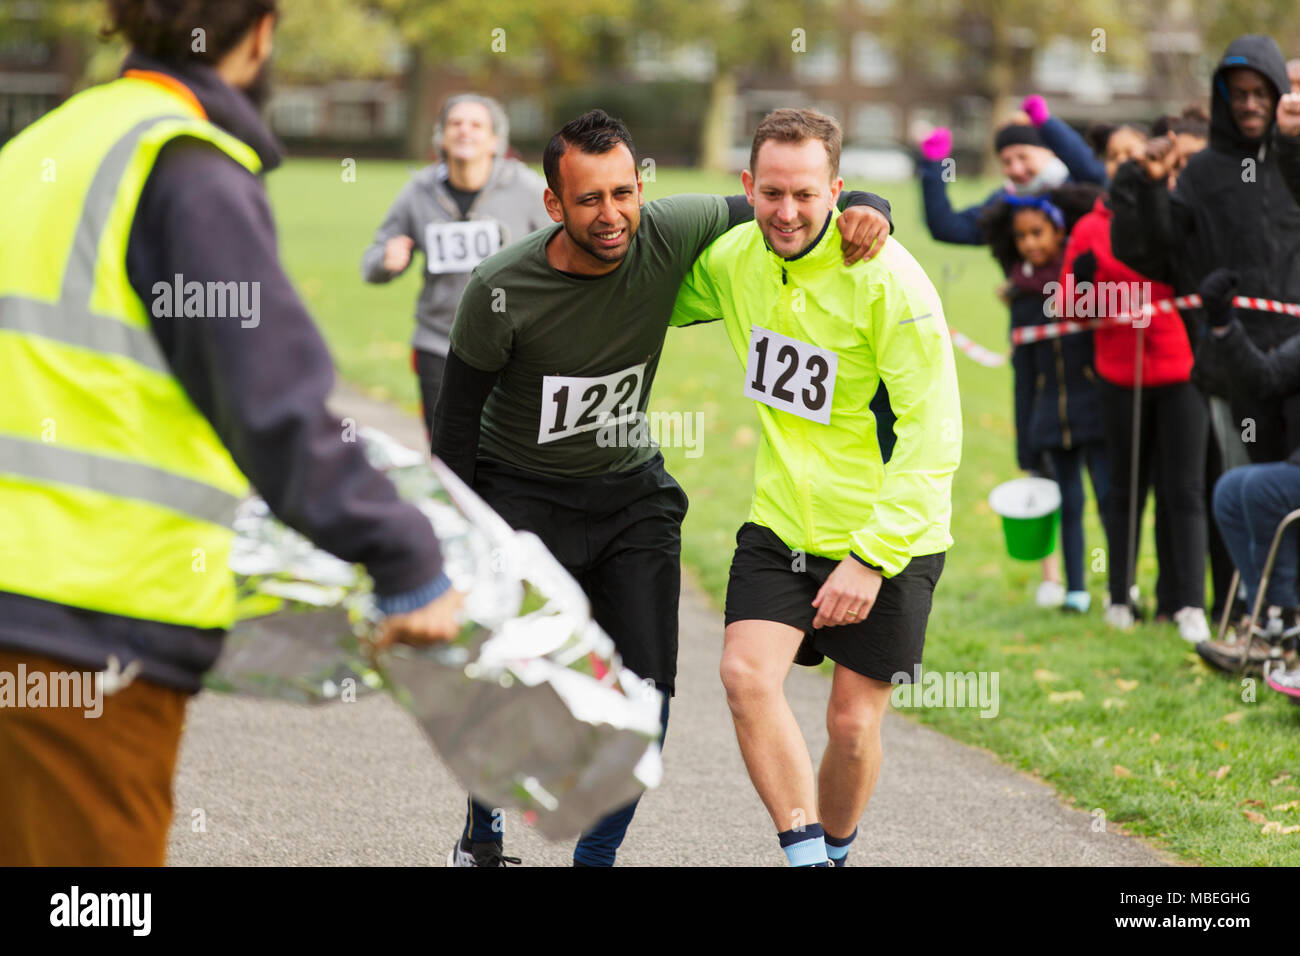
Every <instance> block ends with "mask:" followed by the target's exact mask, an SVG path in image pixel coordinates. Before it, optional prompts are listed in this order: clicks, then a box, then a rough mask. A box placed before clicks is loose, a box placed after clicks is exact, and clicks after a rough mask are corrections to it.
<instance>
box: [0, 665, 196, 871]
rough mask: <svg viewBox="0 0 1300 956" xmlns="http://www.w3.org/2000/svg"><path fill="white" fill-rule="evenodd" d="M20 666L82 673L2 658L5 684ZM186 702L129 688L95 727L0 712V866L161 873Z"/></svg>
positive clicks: (29, 710) (47, 713)
mask: <svg viewBox="0 0 1300 956" xmlns="http://www.w3.org/2000/svg"><path fill="white" fill-rule="evenodd" d="M20 663H21V664H23V665H25V667H26V673H27V675H29V678H30V675H32V674H34V673H37V672H42V673H44V674H46V675H49V674H50V673H51V672H54V673H68V672H70V671H85V670H86V668H80V667H76V666H74V665H71V664H66V663H63V662H62V661H56V660H53V659H51V658H48V657H41V656H39V655H36V654H30V653H27V652H25V651H9V650H4V649H0V673H6V672H7V673H8V674H9V675H13V676H12V677H11V678H9V679H10V680H12V681H15V682H16V681H17V679H18V665H19V664H20ZM47 686H52V685H48V684H47ZM19 691H20V692H22V689H21V688H20V689H19ZM188 700H189V694H187V693H185V692H184V691H180V690H173V689H171V688H168V687H162V686H160V685H158V684H153V683H150V682H148V681H144V680H139V679H137V680H135V681H133V682H132V683H131V684H129V685H127V686H126V687H125V688H123V689H122V690H120V691H118V692H117V693H116V694H113V695H111V696H106V697H103V698H102V701H101V705H102V708H103V711H102V713H101V714H100V715H99V716H98V717H95V718H92V717H87V716H86V712H85V711H86V709H85V708H83V707H53V706H44V707H22V708H20V707H15V706H0V865H4V866H162V865H163V864H164V863H165V861H166V856H167V830H168V827H169V826H170V825H171V818H172V773H173V771H174V770H175V768H176V754H177V751H178V749H179V747H180V739H181V728H182V727H183V725H184V723H185V705H186V703H187V702H188Z"/></svg>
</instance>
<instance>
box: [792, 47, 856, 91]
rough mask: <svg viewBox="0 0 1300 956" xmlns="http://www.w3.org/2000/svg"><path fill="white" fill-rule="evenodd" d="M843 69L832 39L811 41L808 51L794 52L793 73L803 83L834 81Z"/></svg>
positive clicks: (838, 52)
mask: <svg viewBox="0 0 1300 956" xmlns="http://www.w3.org/2000/svg"><path fill="white" fill-rule="evenodd" d="M843 70H844V65H843V63H842V62H841V58H840V51H839V50H838V49H836V44H835V42H834V41H833V40H822V41H819V42H816V43H813V44H812V45H810V46H809V48H808V52H806V53H796V54H794V75H795V76H796V77H798V78H799V79H800V80H802V81H803V82H805V83H834V82H835V81H836V80H838V79H839V78H840V76H841V74H842V72H843Z"/></svg>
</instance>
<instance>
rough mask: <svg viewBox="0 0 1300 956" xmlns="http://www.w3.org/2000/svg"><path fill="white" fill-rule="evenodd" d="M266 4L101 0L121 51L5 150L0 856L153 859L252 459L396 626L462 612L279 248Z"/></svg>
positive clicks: (277, 496)
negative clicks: (357, 424)
mask: <svg viewBox="0 0 1300 956" xmlns="http://www.w3.org/2000/svg"><path fill="white" fill-rule="evenodd" d="M266 6H267V3H266V0H235V2H229V0H220V2H218V0H206V2H200V3H198V4H196V5H193V6H192V7H187V8H186V10H185V11H182V12H180V13H161V12H158V10H157V9H156V8H154V7H151V6H149V5H147V4H144V3H143V0H141V4H140V5H133V4H130V3H123V4H121V5H119V6H116V7H114V9H113V12H112V16H113V17H115V18H117V20H118V21H119V22H118V23H115V24H114V25H115V26H116V27H118V28H119V29H121V30H122V32H124V33H125V34H126V36H127V39H128V40H130V41H131V43H132V46H133V52H132V54H131V56H130V57H129V59H128V60H127V63H126V67H125V69H124V74H123V76H122V77H121V78H119V79H117V80H115V81H113V82H110V83H107V84H104V85H102V86H97V87H93V88H91V89H89V90H87V91H85V92H83V93H80V94H78V95H77V96H75V97H73V98H72V99H71V100H69V101H68V102H67V103H65V104H64V105H62V106H60V107H59V108H58V109H56V110H54V111H53V112H52V113H50V114H49V115H47V116H45V117H44V118H43V119H41V120H39V121H38V122H36V123H35V124H33V125H32V126H30V127H28V128H27V129H26V130H24V131H23V132H22V133H20V134H19V135H18V136H17V137H15V138H14V139H13V140H12V141H11V142H10V143H8V144H7V145H6V146H5V148H4V149H3V150H2V151H0V219H2V220H3V221H4V222H5V223H6V224H7V226H6V228H5V230H4V231H3V232H2V233H0V378H2V379H3V380H4V381H5V383H6V398H5V401H4V402H3V403H0V510H3V513H4V515H5V531H4V535H3V538H2V539H0V767H3V768H4V770H3V772H0V864H59V865H114V864H159V863H162V862H163V859H164V852H165V847H166V836H167V828H168V823H169V821H170V817H171V776H172V772H173V769H174V764H175V759H176V752H177V747H178V744H179V738H180V730H181V726H182V723H183V719H184V713H185V705H186V702H187V700H188V698H189V696H190V695H191V694H193V693H194V692H196V691H197V690H198V689H199V687H200V679H201V677H202V675H203V673H204V672H205V671H206V670H207V669H208V668H209V667H210V666H211V665H212V663H213V661H214V660H215V659H216V657H217V655H218V653H219V651H220V649H221V641H222V636H223V634H224V630H225V629H226V628H227V627H229V626H230V625H231V624H232V622H233V620H234V618H235V591H234V582H233V578H232V575H231V573H230V570H229V567H228V564H227V556H228V552H229V548H230V543H231V538H232V531H231V527H230V524H231V519H232V517H233V514H234V509H235V506H236V504H237V502H238V501H239V500H240V498H241V497H242V496H244V495H245V494H246V493H247V492H248V490H249V480H250V479H251V481H252V482H253V483H254V484H255V485H256V487H257V490H258V491H259V492H260V493H261V494H262V496H263V497H264V498H265V499H266V501H267V502H268V504H269V505H270V507H271V509H272V510H273V511H274V512H275V513H276V514H277V515H278V516H279V517H281V518H282V519H283V520H284V521H285V522H286V523H287V524H289V525H291V526H292V527H294V528H296V529H298V530H299V531H301V532H303V533H304V534H305V535H307V536H308V537H309V538H310V539H312V540H313V541H314V542H316V543H317V544H319V545H320V546H322V547H324V548H327V549H329V550H331V551H333V552H335V553H336V554H338V555H339V556H340V557H342V558H344V559H345V560H348V561H355V562H361V563H363V564H365V565H366V566H367V568H368V570H369V571H370V573H371V574H372V576H373V577H374V579H375V590H376V594H377V595H379V599H378V600H379V604H380V608H381V610H383V611H384V612H386V613H387V614H388V615H389V617H388V621H387V624H386V627H385V631H384V635H383V637H384V639H385V640H389V639H401V640H411V641H423V640H435V639H441V638H445V637H447V636H450V635H451V634H452V633H453V631H454V629H455V609H456V606H457V604H458V600H459V595H457V594H456V593H455V592H453V591H450V590H449V585H448V581H447V578H446V575H445V574H443V572H442V558H441V552H440V549H439V547H438V542H437V540H436V538H435V537H434V535H433V533H432V530H431V529H430V527H429V524H428V522H427V521H426V520H424V519H423V518H422V517H421V516H420V513H419V512H418V510H417V509H415V508H414V507H413V506H410V505H408V504H405V503H403V502H402V501H401V500H400V499H399V498H398V497H397V494H396V491H395V489H394V488H393V487H392V485H391V484H390V483H389V482H388V481H387V479H385V478H384V477H383V476H382V475H381V474H379V473H378V472H376V471H374V470H373V469H371V468H370V467H369V466H368V465H367V464H366V461H365V456H364V453H363V451H362V450H361V448H360V446H359V445H358V444H356V443H355V442H345V441H343V440H342V435H343V434H344V431H343V428H342V425H341V423H340V422H339V420H338V419H337V418H334V417H333V416H332V415H331V414H330V413H329V412H328V410H327V409H326V407H325V399H326V397H327V395H328V394H329V392H330V389H331V387H332V384H333V368H332V366H331V363H330V358H329V353H328V351H327V350H326V348H325V345H324V343H323V341H322V340H321V338H320V335H319V333H318V332H317V331H316V329H315V327H314V325H313V324H312V321H311V318H310V316H309V315H308V314H307V312H306V311H305V309H304V308H303V306H302V304H301V303H300V302H299V301H298V299H297V297H296V295H295V294H294V292H293V289H292V287H291V285H290V284H289V281H288V279H287V277H286V276H285V275H284V273H283V271H282V270H281V268H280V265H279V262H278V257H277V253H276V248H275V236H274V232H273V227H272V220H271V215H270V209H269V207H268V205H267V202H266V196H265V190H264V187H263V185H262V182H261V179H260V178H259V174H260V173H262V172H264V171H266V170H267V169H269V168H272V167H274V166H275V165H277V164H278V162H279V151H278V148H277V146H276V144H275V141H274V139H273V138H272V137H271V135H270V133H269V132H268V131H267V130H266V128H265V127H264V126H263V124H262V123H261V121H260V119H259V118H258V115H257V110H256V107H255V105H254V103H253V101H252V98H251V96H250V94H249V93H248V92H247V90H249V89H256V88H257V84H256V83H255V81H256V79H257V78H258V77H259V76H260V75H262V74H261V66H262V64H263V63H264V62H265V60H266V58H267V57H268V56H269V54H270V49H271V35H272V30H273V28H274V16H273V15H272V14H267V13H265V12H259V10H262V9H263V8H265V7H266ZM241 14H242V15H243V17H244V20H243V21H242V23H241V21H240V20H239V17H240V15H241ZM155 20H156V21H157V22H155ZM189 20H193V21H194V23H190V22H188V21H189ZM198 23H205V24H209V25H213V24H217V25H220V24H224V25H225V27H226V29H225V31H224V32H222V31H215V30H214V33H213V36H214V43H213V45H212V47H211V48H210V49H211V53H210V54H209V55H210V56H211V57H212V60H211V62H201V61H199V60H194V59H191V60H187V59H186V54H185V53H179V52H178V51H179V50H184V51H188V50H189V36H190V33H191V30H192V29H195V28H197V25H198ZM137 33H138V34H139V35H138V36H137V35H136V34H137ZM223 36H224V37H225V40H224V42H225V46H224V48H218V46H219V44H218V42H217V41H219V40H220V39H221V37H223ZM177 290H180V291H179V292H178V291H177ZM218 302H219V303H220V307H219V308H214V303H218ZM290 369H291V370H292V374H286V373H287V372H288V371H289V370H290ZM245 476H247V477H245ZM99 672H106V674H105V675H104V676H99V677H97V676H96V675H97V674H98V673H99ZM36 687H42V688H44V689H45V692H44V693H42V694H40V695H39V696H34V695H33V688H36Z"/></svg>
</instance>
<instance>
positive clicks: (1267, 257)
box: [1111, 35, 1300, 461]
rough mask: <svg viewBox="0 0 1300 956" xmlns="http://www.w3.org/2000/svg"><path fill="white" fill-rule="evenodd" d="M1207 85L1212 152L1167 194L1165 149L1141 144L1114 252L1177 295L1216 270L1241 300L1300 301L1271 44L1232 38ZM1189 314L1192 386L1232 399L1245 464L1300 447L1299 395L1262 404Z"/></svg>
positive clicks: (1261, 324) (1129, 172)
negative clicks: (1228, 277)
mask: <svg viewBox="0 0 1300 956" xmlns="http://www.w3.org/2000/svg"><path fill="white" fill-rule="evenodd" d="M1211 87H1212V88H1211V97H1212V105H1211V110H1210V145H1209V148H1208V149H1204V150H1202V151H1201V152H1199V153H1197V154H1195V155H1194V156H1192V157H1191V158H1190V159H1189V160H1188V162H1187V166H1186V168H1185V169H1184V170H1183V171H1182V173H1181V175H1180V176H1179V177H1178V184H1177V186H1176V187H1175V188H1174V190H1173V191H1172V192H1170V191H1169V190H1167V189H1166V179H1167V176H1168V173H1169V169H1168V168H1167V167H1168V166H1169V165H1170V156H1169V154H1168V153H1166V154H1164V155H1162V154H1161V150H1162V149H1164V148H1165V146H1164V144H1163V143H1161V144H1159V145H1157V146H1156V147H1155V148H1154V149H1152V148H1151V147H1148V152H1147V156H1146V159H1145V161H1144V162H1138V161H1135V160H1130V161H1129V162H1127V163H1125V164H1124V165H1123V166H1121V167H1120V168H1119V170H1118V171H1117V172H1116V174H1115V180H1114V183H1113V184H1112V189H1111V204H1112V207H1113V208H1114V212H1115V217H1114V220H1113V222H1112V226H1111V243H1112V246H1113V249H1114V252H1115V255H1116V256H1117V257H1118V258H1119V259H1120V260H1121V261H1122V262H1124V263H1126V264H1127V265H1129V266H1130V267H1131V268H1133V269H1135V270H1137V271H1138V272H1141V273H1142V274H1144V275H1147V276H1150V277H1151V278H1153V279H1156V280H1158V281H1161V282H1165V283H1168V284H1169V285H1172V286H1173V287H1174V289H1175V291H1176V292H1177V293H1178V294H1179V295H1183V294H1188V293H1193V292H1195V291H1196V290H1197V288H1198V287H1199V285H1200V283H1201V281H1202V280H1203V279H1204V278H1205V277H1206V276H1207V275H1208V274H1209V273H1210V272H1211V271H1212V270H1214V269H1216V268H1219V267H1226V268H1231V269H1234V270H1235V271H1237V272H1238V273H1239V274H1240V276H1241V288H1242V292H1243V294H1245V295H1250V296H1258V297H1261V298H1268V299H1281V300H1283V301H1287V302H1300V204H1297V201H1296V200H1295V198H1293V196H1292V194H1291V192H1290V191H1289V190H1288V188H1287V184H1286V182H1285V179H1284V176H1283V170H1282V166H1281V162H1280V161H1279V156H1278V148H1277V147H1278V146H1285V145H1287V144H1282V143H1280V142H1279V137H1278V133H1277V129H1276V121H1275V117H1274V111H1275V109H1276V107H1277V103H1278V99H1279V97H1280V95H1281V94H1282V93H1284V92H1286V91H1288V90H1289V89H1290V83H1289V81H1288V80H1287V75H1286V64H1285V61H1284V59H1283V57H1282V53H1281V51H1280V50H1279V49H1278V47H1277V44H1276V43H1274V42H1273V40H1272V39H1271V38H1269V37H1267V36H1262V35H1248V36H1242V37H1238V38H1237V39H1235V40H1233V41H1232V43H1230V44H1229V45H1228V48H1227V50H1226V52H1225V53H1224V55H1223V58H1222V59H1221V60H1220V61H1219V65H1218V68H1217V69H1216V70H1215V72H1214V77H1213V80H1212V83H1211ZM1170 145H1171V144H1170ZM1172 152H1173V151H1172V150H1169V153H1172ZM1283 153H1284V155H1285V153H1286V150H1285V149H1284V150H1283ZM1184 317H1185V319H1186V321H1187V322H1188V334H1189V337H1190V340H1191V342H1192V345H1193V348H1196V349H1197V350H1198V354H1197V361H1196V367H1195V369H1194V372H1193V378H1194V380H1195V381H1196V382H1197V384H1198V385H1200V386H1201V388H1202V390H1204V391H1206V392H1208V393H1209V394H1211V395H1221V396H1223V397H1225V398H1227V399H1228V400H1229V401H1230V403H1231V406H1232V412H1233V419H1234V421H1235V422H1236V423H1241V429H1242V433H1243V440H1244V441H1245V443H1246V449H1245V450H1246V453H1247V455H1248V456H1249V457H1250V459H1251V460H1252V461H1276V460H1278V459H1280V458H1282V457H1284V456H1285V452H1286V449H1287V448H1289V447H1294V446H1295V445H1296V444H1297V443H1300V395H1296V396H1292V397H1290V398H1288V399H1287V400H1286V401H1285V402H1282V403H1280V404H1279V403H1277V402H1269V401H1265V400H1263V399H1261V398H1259V397H1258V396H1257V395H1256V394H1255V392H1254V389H1253V383H1252V382H1251V381H1250V379H1249V377H1248V376H1243V375H1241V374H1240V373H1239V372H1237V371H1235V370H1234V369H1233V368H1231V367H1230V366H1229V365H1228V364H1227V362H1226V361H1225V358H1224V356H1223V353H1222V352H1220V351H1219V350H1203V349H1200V348H1199V346H1200V344H1201V343H1202V341H1203V339H1204V320H1203V316H1202V314H1201V312H1200V310H1187V311H1185V312H1184ZM1241 322H1242V325H1243V327H1244V328H1245V330H1246V334H1247V335H1248V336H1249V337H1250V339H1251V341H1252V342H1253V343H1254V344H1255V345H1256V346H1258V347H1259V348H1260V349H1263V350H1265V351H1266V350H1268V349H1270V348H1272V347H1273V346H1274V345H1277V344H1278V343H1279V342H1281V341H1283V340H1284V339H1286V338H1289V337H1290V336H1291V335H1293V334H1295V333H1296V332H1297V331H1300V319H1297V318H1294V317H1291V316H1286V315H1280V314H1277V313H1263V312H1252V311H1243V312H1242V314H1241ZM1251 422H1253V427H1252V425H1251ZM1252 433H1253V434H1252ZM1227 437H1231V436H1227Z"/></svg>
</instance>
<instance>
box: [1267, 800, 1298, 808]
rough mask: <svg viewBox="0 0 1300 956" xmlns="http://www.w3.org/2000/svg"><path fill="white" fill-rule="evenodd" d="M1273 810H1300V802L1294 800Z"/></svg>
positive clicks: (1280, 804)
mask: <svg viewBox="0 0 1300 956" xmlns="http://www.w3.org/2000/svg"><path fill="white" fill-rule="evenodd" d="M1261 806H1262V804H1261ZM1273 809H1274V810H1300V800H1292V801H1290V802H1288V803H1279V804H1278V805H1277V806H1275V807H1274V808H1273Z"/></svg>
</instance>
